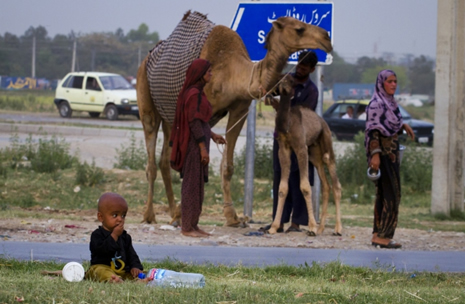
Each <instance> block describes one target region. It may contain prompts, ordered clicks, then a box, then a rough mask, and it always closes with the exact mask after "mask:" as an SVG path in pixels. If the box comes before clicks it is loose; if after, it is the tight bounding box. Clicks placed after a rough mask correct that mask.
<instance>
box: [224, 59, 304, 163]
mask: <svg viewBox="0 0 465 304" xmlns="http://www.w3.org/2000/svg"><path fill="white" fill-rule="evenodd" d="M309 54H310V53H309V52H308V53H307V54H305V56H304V58H305V57H307V56H308V55H309ZM304 58H302V60H303V59H304ZM302 60H301V61H302ZM261 63H262V61H259V62H255V63H254V65H253V67H252V72H251V73H250V79H249V86H248V88H247V91H248V93H249V95H250V97H252V99H255V100H258V102H262V101H263V97H264V96H266V95H268V94H270V93H271V92H273V91H274V89H275V88H276V87H277V86H278V85H279V84H280V83H281V82H282V81H283V80H284V78H285V76H287V75H289V74H290V73H292V72H293V71H294V70H295V69H296V67H297V64H296V65H294V66H293V67H292V68H291V69H290V70H289V71H288V72H287V73H286V74H285V76H284V77H281V79H280V80H279V81H278V82H277V83H276V84H275V85H274V86H273V87H272V88H271V89H270V90H268V91H267V92H265V94H264V95H261V93H262V89H263V87H262V86H261V85H259V86H258V88H259V89H258V97H255V96H253V94H252V92H251V91H250V87H251V86H252V80H253V74H254V71H255V67H256V66H257V65H259V64H261ZM258 81H259V82H260V79H258ZM248 114H249V110H247V112H245V114H244V115H242V117H241V118H239V119H238V120H237V121H236V123H235V124H234V125H232V126H231V128H229V129H228V130H227V131H226V133H225V135H226V134H228V133H229V131H231V130H232V129H233V128H234V127H235V126H237V124H238V123H239V122H241V121H242V120H243V119H245V117H247V115H248ZM216 146H217V147H218V151H219V152H220V153H221V154H223V152H224V150H223V151H221V150H222V149H220V147H219V145H218V144H216Z"/></svg>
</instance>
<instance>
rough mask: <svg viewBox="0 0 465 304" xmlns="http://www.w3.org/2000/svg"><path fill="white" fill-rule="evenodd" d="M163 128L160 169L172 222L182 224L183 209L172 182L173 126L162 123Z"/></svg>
mask: <svg viewBox="0 0 465 304" xmlns="http://www.w3.org/2000/svg"><path fill="white" fill-rule="evenodd" d="M162 128H163V148H162V151H161V156H160V163H159V166H160V171H161V176H162V178H163V184H164V185H165V191H166V197H167V198H168V204H169V209H170V216H171V222H170V224H173V223H174V222H176V223H177V224H178V225H179V224H181V210H180V206H178V208H176V202H175V201H174V192H173V184H172V183H171V166H170V155H171V147H170V145H169V140H170V136H171V126H169V124H168V123H166V122H163V123H162Z"/></svg>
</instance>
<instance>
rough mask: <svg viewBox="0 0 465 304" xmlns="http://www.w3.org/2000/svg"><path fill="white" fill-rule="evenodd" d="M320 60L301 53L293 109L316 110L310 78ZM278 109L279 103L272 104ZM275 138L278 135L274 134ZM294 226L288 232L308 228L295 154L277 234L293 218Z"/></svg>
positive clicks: (275, 178)
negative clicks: (298, 107) (297, 107)
mask: <svg viewBox="0 0 465 304" xmlns="http://www.w3.org/2000/svg"><path fill="white" fill-rule="evenodd" d="M317 63H318V58H317V56H316V54H315V53H314V52H306V51H304V52H301V53H300V54H299V63H298V64H297V66H296V71H295V73H294V74H292V76H293V77H294V98H293V99H292V100H291V107H295V106H302V107H306V108H310V109H312V110H313V111H315V109H316V106H317V105H318V88H317V87H316V85H315V84H314V83H313V81H312V80H311V79H310V74H311V73H312V72H313V71H315V67H316V64H317ZM272 106H273V107H274V108H275V109H276V108H277V104H274V105H272ZM275 135H276V133H275ZM278 150H279V145H278V141H277V140H276V138H275V139H274V141H273V169H274V176H273V219H274V217H275V215H276V209H277V207H278V193H279V182H280V180H281V166H280V165H279V158H278ZM313 171H314V170H313V165H312V163H310V162H309V163H308V173H309V174H308V175H309V181H310V184H311V185H312V186H313ZM291 214H292V220H291V226H290V227H289V228H288V229H287V230H286V233H287V232H299V231H301V230H300V225H304V226H307V225H308V211H307V206H306V204H305V199H304V197H303V195H302V192H301V191H300V173H299V164H298V162H297V157H296V155H295V153H294V152H292V154H291V172H290V175H289V192H288V194H287V197H286V202H285V204H284V210H283V215H282V218H281V225H280V227H279V228H278V232H283V231H284V229H283V226H284V224H285V223H288V222H289V220H290V219H291ZM270 228H271V225H268V226H265V227H262V228H260V230H262V231H263V230H269V229H270Z"/></svg>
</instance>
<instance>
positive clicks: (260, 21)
mask: <svg viewBox="0 0 465 304" xmlns="http://www.w3.org/2000/svg"><path fill="white" fill-rule="evenodd" d="M333 7H334V5H333V3H331V2H297V3H280V2H242V3H239V5H238V8H237V10H236V14H235V16H234V18H233V21H232V23H231V29H233V30H234V31H236V32H237V33H238V34H239V36H240V37H241V38H242V40H243V42H244V44H245V47H246V48H247V51H248V53H249V56H250V59H251V60H252V61H254V62H257V61H260V60H262V59H263V58H265V55H266V49H265V48H264V45H265V38H266V35H267V33H268V32H269V31H270V29H271V27H272V23H273V22H274V21H276V20H277V19H278V18H279V17H293V18H296V19H298V20H300V21H302V22H305V23H308V24H311V25H315V26H319V27H321V28H323V29H325V30H326V31H327V32H328V34H329V37H330V38H331V44H333V37H334V35H333V30H332V29H333V16H334V13H333ZM312 51H314V52H315V53H316V55H317V57H318V63H319V65H327V64H331V63H332V60H333V57H332V56H331V54H327V53H325V52H324V51H322V50H319V49H316V50H312ZM299 53H300V52H296V53H294V54H292V55H291V56H290V57H289V60H288V63H290V64H297V62H298V58H299ZM318 71H319V73H318V74H319V75H318V83H317V86H318V89H319V91H320V97H319V100H318V107H317V110H318V109H319V111H317V113H318V114H319V115H320V116H321V104H320V103H322V99H323V98H322V96H323V85H322V83H321V75H320V74H321V71H322V68H320V69H319V70H318ZM255 107H256V101H255V100H253V101H252V104H251V106H250V108H249V114H248V116H247V117H248V118H247V142H246V168H245V169H246V172H245V180H244V192H245V195H244V215H246V216H248V217H249V218H250V219H252V206H253V190H254V187H253V183H254V180H253V177H254V168H253V164H254V161H255V160H254V150H255V116H256V109H255ZM315 171H316V170H315ZM319 185H320V184H319V179H318V175H316V174H315V186H316V187H314V191H313V192H314V193H313V195H312V200H313V206H314V212H315V213H314V214H315V217H316V218H319V188H320V187H319ZM316 192H318V193H316Z"/></svg>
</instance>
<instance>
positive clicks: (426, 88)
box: [408, 55, 436, 96]
mask: <svg viewBox="0 0 465 304" xmlns="http://www.w3.org/2000/svg"><path fill="white" fill-rule="evenodd" d="M433 66H434V62H433V61H432V60H430V59H427V58H426V57H425V56H423V55H422V56H420V57H418V58H415V59H414V60H413V63H412V65H411V66H410V68H409V71H408V75H409V78H410V82H411V85H410V88H411V93H412V94H428V95H430V96H432V95H434V86H435V77H436V75H435V73H434V70H433Z"/></svg>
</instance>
